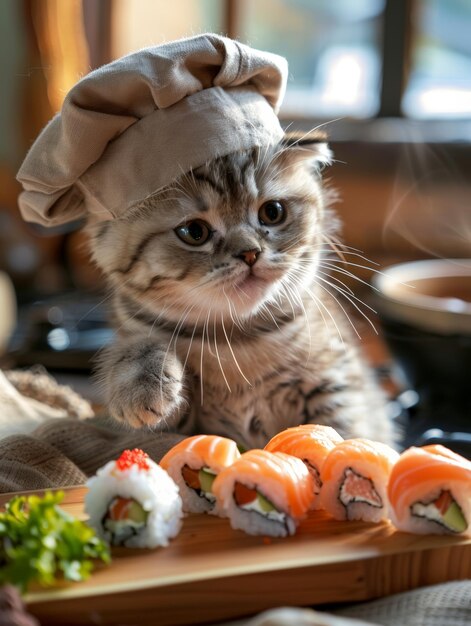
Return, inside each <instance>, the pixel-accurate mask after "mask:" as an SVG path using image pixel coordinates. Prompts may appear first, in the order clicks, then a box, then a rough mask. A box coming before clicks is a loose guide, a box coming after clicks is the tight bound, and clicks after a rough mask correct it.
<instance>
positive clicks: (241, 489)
mask: <svg viewBox="0 0 471 626" xmlns="http://www.w3.org/2000/svg"><path fill="white" fill-rule="evenodd" d="M213 492H214V494H215V496H216V499H217V504H218V507H219V508H220V509H222V510H223V511H224V513H225V514H226V515H227V516H228V517H229V520H230V523H231V526H232V528H235V529H240V530H244V531H245V532H246V533H249V534H250V535H271V536H272V537H286V536H287V535H294V533H295V532H296V527H297V525H298V524H299V522H300V521H301V520H302V519H303V518H304V517H305V516H306V515H307V512H308V511H309V509H310V507H311V505H312V501H313V498H314V489H313V478H312V476H311V474H310V473H309V470H308V469H307V467H306V465H305V464H304V463H303V462H302V461H301V460H300V459H297V458H296V457H294V456H289V455H287V454H283V453H282V452H267V451H266V450H250V451H249V452H246V453H245V454H243V455H242V456H241V457H240V459H239V460H237V461H235V462H234V463H233V464H232V465H231V466H230V467H228V468H227V469H225V470H223V471H222V472H221V473H220V474H219V476H218V477H217V478H216V480H215V481H214V484H213Z"/></svg>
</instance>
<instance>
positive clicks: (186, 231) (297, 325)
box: [89, 133, 395, 453]
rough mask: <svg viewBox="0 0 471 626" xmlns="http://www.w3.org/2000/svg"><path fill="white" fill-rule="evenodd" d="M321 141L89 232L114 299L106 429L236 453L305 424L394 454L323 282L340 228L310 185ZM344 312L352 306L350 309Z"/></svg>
mask: <svg viewBox="0 0 471 626" xmlns="http://www.w3.org/2000/svg"><path fill="white" fill-rule="evenodd" d="M331 156H332V155H331V152H330V149H329V147H328V145H327V143H326V142H325V140H324V138H323V137H321V136H319V135H318V134H314V133H311V134H310V135H309V136H308V137H307V138H305V139H303V140H301V139H300V138H299V137H296V138H295V139H293V137H290V136H288V135H286V136H285V138H284V139H283V140H282V141H281V142H280V143H279V144H278V145H272V146H265V147H263V148H255V149H252V150H248V151H242V152H237V153H233V154H229V155H228V156H223V157H219V158H216V159H215V160H213V161H211V162H209V163H207V164H205V165H203V166H202V167H199V168H196V169H194V170H193V171H190V172H189V173H186V174H182V176H181V177H180V178H179V179H178V180H177V181H175V183H174V184H172V185H170V186H168V187H167V188H165V189H162V190H161V191H159V192H157V193H156V194H154V195H153V196H152V197H149V198H147V199H146V200H145V201H144V202H141V203H140V204H139V205H137V206H135V207H133V208H132V209H131V210H130V211H129V213H128V214H127V215H126V216H125V217H122V218H120V219H115V220H113V221H108V222H104V223H101V224H98V225H92V226H90V227H89V234H90V243H91V251H92V257H93V259H94V261H95V263H96V264H97V265H98V267H99V268H100V269H101V270H102V272H103V273H104V275H105V276H106V278H107V280H108V283H109V285H110V287H111V289H112V292H113V302H114V314H113V316H114V325H115V329H116V341H115V343H114V344H112V345H111V346H109V347H108V348H106V349H105V350H104V352H103V353H102V355H101V357H100V366H99V376H100V379H101V382H102V384H103V387H104V394H105V398H106V403H107V406H108V408H109V411H110V413H111V415H112V416H113V417H114V418H115V419H117V420H119V421H121V422H124V423H126V424H128V425H129V426H131V427H136V428H139V427H148V428H150V429H151V430H153V431H159V432H160V433H161V437H162V442H163V447H162V453H164V452H165V450H166V449H167V448H169V447H170V446H171V445H173V444H174V443H175V441H176V440H178V439H179V438H181V437H182V436H187V435H190V434H196V433H212V434H219V435H223V436H227V437H230V438H232V439H234V440H235V441H237V442H238V443H239V444H240V445H241V446H243V447H245V448H254V447H262V446H264V445H265V444H266V443H267V441H268V440H269V439H270V438H271V437H272V436H274V435H275V434H276V433H278V432H279V431H281V430H283V429H285V428H288V427H290V426H295V425H298V424H305V423H319V424H326V425H330V426H332V427H334V428H335V429H337V431H338V432H339V433H340V434H341V435H342V436H344V437H368V438H371V439H376V440H379V441H383V442H386V443H389V444H393V442H394V440H395V430H394V426H393V424H392V423H391V421H390V420H389V418H388V416H387V412H386V408H385V400H384V396H383V394H382V392H381V391H380V390H379V388H378V387H377V385H376V383H375V381H374V379H373V376H372V373H371V371H370V370H369V368H368V367H367V365H366V364H365V362H364V361H363V358H362V356H361V354H360V352H359V349H358V347H357V346H356V345H355V342H354V341H353V333H352V329H351V325H350V322H349V320H348V318H347V311H346V308H345V305H344V304H342V303H341V301H340V298H339V294H338V293H337V295H336V294H335V293H334V292H333V290H332V286H335V285H336V284H338V285H339V290H340V291H343V293H344V294H347V296H348V293H349V292H347V291H346V288H345V287H342V286H341V284H340V282H339V281H338V282H337V283H336V282H335V279H329V277H328V273H327V272H328V268H329V267H332V264H333V263H335V260H333V254H332V253H333V250H335V249H336V248H337V245H336V241H337V233H338V229H339V222H338V219H337V218H336V216H335V214H334V211H333V209H332V206H331V205H332V200H333V195H334V194H333V192H332V191H329V189H327V188H326V185H325V184H324V183H323V181H322V178H321V170H322V168H323V167H324V166H325V165H327V164H329V163H330V161H331ZM350 300H351V301H352V302H353V300H352V298H351V297H350Z"/></svg>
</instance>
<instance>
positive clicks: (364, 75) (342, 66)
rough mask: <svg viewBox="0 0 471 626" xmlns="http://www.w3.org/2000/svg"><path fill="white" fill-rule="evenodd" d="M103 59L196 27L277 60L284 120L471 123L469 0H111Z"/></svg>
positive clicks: (159, 41)
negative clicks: (284, 73) (283, 67)
mask: <svg viewBox="0 0 471 626" xmlns="http://www.w3.org/2000/svg"><path fill="white" fill-rule="evenodd" d="M111 13H112V20H111V39H112V47H111V50H112V51H111V56H112V57H113V58H116V57H118V56H121V55H123V54H126V53H128V52H130V51H131V50H136V49H138V48H141V47H144V46H148V45H153V44H158V43H161V42H163V41H168V40H171V39H175V38H178V37H185V36H188V35H191V34H197V33H201V32H206V31H213V32H219V33H221V34H229V35H231V36H237V37H238V38H239V39H240V40H241V41H244V42H246V43H248V44H250V45H252V46H254V47H258V48H261V49H266V50H270V51H272V52H276V53H278V54H282V55H283V56H285V57H286V58H287V59H288V61H289V65H290V76H289V83H288V91H287V94H286V99H285V102H284V105H283V109H282V115H283V116H285V117H301V116H302V117H316V118H329V119H332V118H333V117H336V116H342V117H353V118H370V117H374V116H378V115H379V116H384V115H386V116H391V115H392V116H400V115H406V116H408V117H411V118H418V119H423V118H451V117H455V118H456V117H471V37H469V32H470V30H471V2H470V1H469V0H354V1H352V0H179V1H178V3H169V2H168V0H114V1H113V2H112V12H111Z"/></svg>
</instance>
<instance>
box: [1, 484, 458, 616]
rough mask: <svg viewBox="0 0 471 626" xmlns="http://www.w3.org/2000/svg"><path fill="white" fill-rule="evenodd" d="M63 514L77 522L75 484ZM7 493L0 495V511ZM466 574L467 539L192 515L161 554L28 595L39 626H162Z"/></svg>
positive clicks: (312, 520) (125, 560) (318, 519)
mask: <svg viewBox="0 0 471 626" xmlns="http://www.w3.org/2000/svg"><path fill="white" fill-rule="evenodd" d="M65 493H66V496H65V499H64V503H63V508H64V509H65V510H67V511H68V512H70V513H72V514H73V515H76V516H78V517H80V518H82V519H84V514H83V506H82V505H83V497H84V494H85V488H84V487H78V488H72V489H67V490H65ZM11 496H12V494H7V495H4V496H0V506H2V505H3V504H4V503H5V502H6V501H7V500H9V499H10V498H11ZM466 578H471V538H470V537H467V538H464V537H448V536H446V537H443V536H432V535H426V536H421V535H411V534H407V533H401V532H397V531H395V530H394V528H393V527H392V526H391V525H390V524H389V523H382V524H379V525H377V524H367V523H364V522H337V521H334V520H332V519H329V518H328V516H327V515H326V514H325V513H323V512H314V513H312V514H311V515H310V516H309V518H308V519H307V520H305V521H304V522H303V523H302V525H301V526H300V527H299V530H298V533H297V534H296V535H295V536H294V537H289V538H286V539H271V540H268V539H267V538H263V537H252V536H249V535H246V534H244V533H243V532H241V531H235V530H232V529H231V527H230V525H229V522H228V521H227V520H224V519H219V518H217V517H212V516H209V515H191V516H189V517H187V518H186V519H185V520H184V524H183V529H182V531H181V533H180V535H179V536H178V537H177V538H176V539H174V540H173V541H172V543H171V545H170V546H169V547H168V548H159V549H156V550H126V549H124V548H119V549H116V550H114V551H113V562H112V564H111V566H109V567H100V568H99V569H98V570H96V571H95V573H94V574H93V575H92V577H91V578H90V580H88V581H86V582H84V583H77V584H72V585H69V586H64V587H61V588H60V589H56V588H54V589H47V590H43V591H35V592H32V593H29V594H28V595H27V596H26V598H25V600H26V602H27V605H28V609H29V611H31V613H33V614H34V615H36V616H37V617H38V619H39V620H40V621H41V625H42V626H48V625H49V624H51V625H56V624H57V625H60V626H64V625H65V624H67V626H72V625H78V624H116V625H117V624H120V625H126V626H131V625H134V624H135V625H139V626H147V625H148V626H151V625H152V626H156V625H159V626H164V625H169V624H181V625H182V624H185V625H186V626H188V625H190V624H207V623H209V622H211V621H217V620H223V619H227V620H228V619H232V618H233V619H235V618H238V617H241V616H246V615H250V614H253V613H256V612H259V611H262V610H264V609H267V608H270V607H276V606H286V605H296V606H301V605H304V606H312V605H319V604H326V603H337V602H354V601H359V600H368V599H372V598H377V597H380V596H384V595H388V594H392V593H397V592H400V591H405V590H409V589H414V588H416V587H420V586H424V585H431V584H435V583H441V582H445V581H450V580H457V579H466Z"/></svg>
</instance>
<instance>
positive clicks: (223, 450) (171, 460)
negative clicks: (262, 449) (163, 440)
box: [160, 435, 240, 514]
mask: <svg viewBox="0 0 471 626" xmlns="http://www.w3.org/2000/svg"><path fill="white" fill-rule="evenodd" d="M239 457H240V452H239V450H238V448H237V444H236V443H235V441H232V439H227V438H226V437H218V436H217V435H195V436H194V437H188V438H187V439H183V441H180V442H179V443H177V445H176V446H174V447H173V448H172V449H171V450H169V451H168V452H167V454H166V455H165V456H164V457H163V458H162V459H161V461H160V466H161V467H163V469H164V470H166V471H167V472H168V473H169V475H170V476H171V477H172V478H173V480H174V481H175V482H176V484H177V485H178V487H179V489H180V495H181V497H182V500H183V510H184V511H186V512H188V513H213V514H220V512H219V511H218V510H216V509H215V503H216V498H215V496H214V494H213V492H212V485H213V482H214V479H215V478H216V476H217V475H218V474H219V472H220V471H221V470H223V469H224V468H226V467H228V466H229V465H231V464H232V463H234V461H236V460H237V459H238V458H239Z"/></svg>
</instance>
